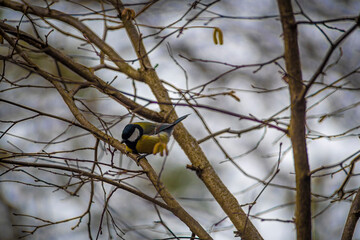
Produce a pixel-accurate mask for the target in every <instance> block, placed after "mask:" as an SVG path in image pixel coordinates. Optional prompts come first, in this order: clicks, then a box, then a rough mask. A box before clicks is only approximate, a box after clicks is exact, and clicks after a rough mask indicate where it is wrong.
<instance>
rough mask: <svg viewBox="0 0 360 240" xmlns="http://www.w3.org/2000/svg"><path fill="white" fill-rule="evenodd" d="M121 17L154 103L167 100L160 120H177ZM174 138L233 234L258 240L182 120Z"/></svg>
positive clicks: (140, 45) (142, 49)
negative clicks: (232, 225) (154, 99)
mask: <svg viewBox="0 0 360 240" xmlns="http://www.w3.org/2000/svg"><path fill="white" fill-rule="evenodd" d="M109 2H111V3H112V4H113V5H114V6H115V8H116V9H118V12H119V14H120V16H121V13H122V12H123V10H124V6H123V4H122V3H121V1H120V0H109ZM122 20H123V22H124V26H125V28H126V31H127V33H128V36H129V38H130V40H131V42H132V44H133V46H134V49H135V52H136V54H138V58H139V59H140V61H141V62H142V76H143V79H144V80H145V83H147V84H148V85H149V87H150V88H151V91H152V92H153V94H154V95H155V97H156V99H157V101H158V102H162V103H169V105H167V104H160V106H159V107H160V109H161V111H162V112H163V113H164V119H167V121H175V119H177V114H176V112H175V110H174V108H173V106H172V104H171V100H170V97H169V94H168V92H167V90H166V88H165V87H164V86H163V84H162V82H161V80H160V79H159V77H158V76H157V74H156V72H155V70H154V68H153V67H152V66H151V63H150V60H149V59H148V55H147V54H146V50H145V47H144V45H143V42H142V39H141V36H140V34H139V33H138V31H137V29H136V27H135V26H134V24H133V22H132V21H131V19H127V18H125V16H122ZM174 137H175V139H176V141H177V142H178V143H179V145H180V146H181V148H182V149H183V150H184V152H185V154H186V155H187V157H188V158H189V160H190V161H191V163H192V165H193V167H194V169H197V170H198V171H197V173H198V176H199V177H200V179H201V180H202V181H203V182H204V184H205V185H206V187H207V188H208V189H209V191H210V192H211V194H212V195H213V196H214V198H215V199H216V201H217V202H218V204H219V205H220V206H221V208H222V209H223V210H224V212H225V213H226V214H227V215H228V216H229V219H230V220H231V221H232V223H233V224H234V226H235V227H236V229H237V233H239V235H240V236H241V237H242V238H243V239H262V237H261V235H260V233H259V232H258V231H257V229H256V228H255V226H254V225H253V224H252V222H251V221H250V220H249V219H248V216H247V215H246V213H245V212H244V211H243V209H242V208H241V206H240V204H239V203H238V201H237V200H236V198H235V197H234V196H233V195H232V194H231V192H230V191H229V190H228V189H227V187H226V186H225V185H224V183H223V182H222V181H221V179H220V178H219V176H218V175H217V174H216V172H215V170H214V168H213V167H212V166H211V164H210V163H209V161H208V159H207V158H206V156H205V154H204V152H203V151H202V149H201V147H200V146H199V144H198V143H197V141H196V139H195V138H194V137H193V136H192V135H191V134H190V133H189V132H188V131H187V130H186V129H185V128H184V126H183V124H182V123H179V124H178V125H177V127H176V128H175V130H174Z"/></svg>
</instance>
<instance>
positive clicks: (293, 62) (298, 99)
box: [277, 0, 311, 240]
mask: <svg viewBox="0 0 360 240" xmlns="http://www.w3.org/2000/svg"><path fill="white" fill-rule="evenodd" d="M277 2H278V8H279V12H280V17H281V24H282V28H283V37H284V47H285V52H284V57H285V65H286V76H285V77H286V78H287V80H288V84H289V90H290V101H291V120H290V128H289V135H290V138H291V143H292V149H293V157H294V165H295V174H296V210H295V223H296V232H297V239H303V240H310V239H311V182H310V170H309V162H308V155H307V147H306V135H305V125H306V100H305V96H302V91H303V89H304V84H303V80H302V73H301V62H300V54H299V47H298V41H297V25H296V22H295V18H294V13H293V9H292V5H291V1H290V0H278V1H277Z"/></svg>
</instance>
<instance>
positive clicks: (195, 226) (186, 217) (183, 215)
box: [0, 28, 212, 239]
mask: <svg viewBox="0 0 360 240" xmlns="http://www.w3.org/2000/svg"><path fill="white" fill-rule="evenodd" d="M0 34H1V35H2V36H3V37H4V39H5V40H6V41H7V42H8V43H9V44H10V45H11V46H12V47H13V48H14V49H15V51H16V52H17V53H18V54H19V55H20V56H21V57H22V58H23V59H24V60H25V61H26V62H27V63H28V64H29V66H30V67H31V68H33V71H35V72H36V73H38V74H39V75H41V76H42V77H44V78H45V79H46V80H48V81H49V82H50V83H51V84H53V85H54V87H55V88H56V89H57V90H58V92H59V94H60V95H61V97H62V98H63V100H64V102H65V103H66V105H67V106H68V108H69V110H70V111H71V112H72V114H73V115H74V117H75V118H76V120H77V121H78V122H79V123H80V124H81V125H83V126H84V127H85V128H86V129H88V131H89V132H91V133H92V134H93V135H94V136H95V137H96V138H98V139H100V140H102V141H104V142H106V143H108V144H109V145H111V146H113V147H114V148H116V149H118V150H120V151H121V152H123V153H125V146H124V145H123V144H121V143H120V141H118V140H117V139H115V138H113V137H111V136H109V135H107V134H105V133H104V132H102V131H101V130H99V129H98V128H96V127H95V126H94V125H93V124H92V123H90V122H89V121H88V120H87V119H86V118H85V116H84V115H83V114H82V113H81V111H80V110H79V109H78V107H77V106H76V104H75V102H74V99H73V98H72V95H71V94H70V93H69V92H67V91H66V90H65V89H64V88H63V87H62V85H61V84H60V82H58V81H55V80H54V79H53V77H52V76H51V75H50V74H48V73H47V72H45V71H43V70H42V69H40V68H39V67H38V66H37V65H36V64H34V63H33V62H32V61H31V59H30V58H29V57H28V56H27V55H26V53H25V52H24V51H22V49H21V48H20V47H19V46H18V45H16V43H15V41H14V40H12V39H11V38H10V37H9V35H7V34H6V33H5V32H4V31H3V29H2V28H0ZM128 156H129V157H131V158H132V159H133V160H134V161H137V159H136V158H137V155H135V154H128ZM140 165H141V167H142V168H143V170H144V171H145V172H146V175H147V176H148V178H149V180H150V181H151V183H152V184H153V185H154V187H155V188H156V190H157V191H158V193H159V194H160V196H161V197H162V199H163V200H164V202H165V203H166V204H167V205H168V206H169V209H171V212H172V213H173V214H174V215H175V216H177V217H178V218H179V219H180V220H181V221H182V222H183V223H185V224H186V225H187V226H188V227H189V229H190V230H191V231H192V232H193V233H195V234H196V235H198V236H199V237H200V238H201V239H212V238H211V237H210V235H209V234H208V233H207V232H206V231H205V230H204V229H203V228H202V227H201V225H200V224H199V223H198V222H197V221H196V220H195V219H194V218H193V217H192V216H191V215H190V214H189V213H187V212H186V211H185V210H184V209H183V208H182V207H181V206H180V204H179V203H178V202H177V201H176V200H175V198H174V197H173V196H172V195H171V194H170V192H169V191H168V190H167V189H166V188H165V187H164V185H163V183H162V182H161V181H160V179H159V178H158V176H157V174H156V172H155V170H154V169H153V168H152V167H151V165H150V164H149V163H148V162H147V161H141V164H140Z"/></svg>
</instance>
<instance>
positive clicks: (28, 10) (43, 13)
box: [0, 0, 141, 80]
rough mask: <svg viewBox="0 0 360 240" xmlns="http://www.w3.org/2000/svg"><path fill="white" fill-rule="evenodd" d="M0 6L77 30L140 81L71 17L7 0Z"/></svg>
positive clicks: (122, 62) (100, 40) (1, 1)
mask: <svg viewBox="0 0 360 240" xmlns="http://www.w3.org/2000/svg"><path fill="white" fill-rule="evenodd" d="M0 5H1V6H4V7H8V8H11V9H13V10H15V11H19V12H23V13H24V14H34V15H37V16H39V17H43V18H45V17H47V18H52V19H57V20H59V21H61V22H64V23H67V24H69V25H70V26H72V27H74V28H76V29H77V30H79V31H80V32H81V33H82V34H84V36H85V37H86V38H87V39H88V40H89V41H90V42H91V43H93V44H94V45H95V46H97V47H98V48H99V49H101V51H102V52H104V53H105V54H106V55H107V56H108V57H109V58H110V59H111V60H112V62H113V63H114V64H115V65H116V66H117V67H118V68H119V70H120V71H121V72H123V73H125V74H126V75H128V76H129V77H131V78H133V79H137V80H140V79H141V78H140V74H139V72H138V71H137V70H135V69H133V68H132V67H131V66H130V65H129V64H127V63H126V62H125V60H124V59H122V58H121V57H120V56H119V55H118V54H117V53H116V52H115V50H114V49H112V48H111V47H110V46H109V45H108V44H107V43H106V42H104V41H103V40H102V39H101V38H99V37H98V36H97V35H96V34H95V33H94V32H93V31H91V29H90V28H88V27H87V26H86V25H85V24H83V23H82V22H80V21H79V20H78V19H76V18H74V17H72V16H71V15H69V14H66V13H63V12H60V11H57V10H54V9H51V10H49V9H48V8H42V7H37V6H33V5H25V4H21V3H17V2H13V1H9V0H0Z"/></svg>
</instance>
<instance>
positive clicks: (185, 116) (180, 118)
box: [171, 114, 190, 126]
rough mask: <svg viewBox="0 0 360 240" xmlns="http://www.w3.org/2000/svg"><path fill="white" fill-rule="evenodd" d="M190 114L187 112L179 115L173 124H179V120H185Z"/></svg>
mask: <svg viewBox="0 0 360 240" xmlns="http://www.w3.org/2000/svg"><path fill="white" fill-rule="evenodd" d="M189 115H190V114H186V115H184V116H182V117H179V118H178V119H176V120H175V121H174V122H173V123H172V124H171V125H172V126H175V125H176V124H178V123H179V122H181V121H182V120H184V119H185V118H187V116H189Z"/></svg>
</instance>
